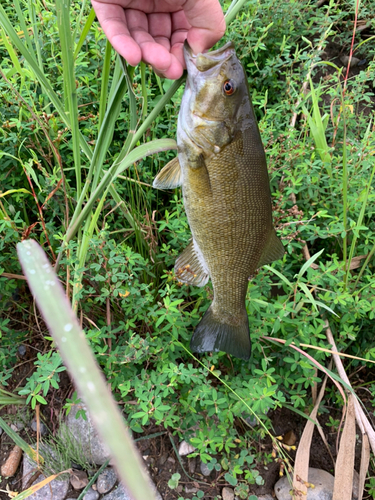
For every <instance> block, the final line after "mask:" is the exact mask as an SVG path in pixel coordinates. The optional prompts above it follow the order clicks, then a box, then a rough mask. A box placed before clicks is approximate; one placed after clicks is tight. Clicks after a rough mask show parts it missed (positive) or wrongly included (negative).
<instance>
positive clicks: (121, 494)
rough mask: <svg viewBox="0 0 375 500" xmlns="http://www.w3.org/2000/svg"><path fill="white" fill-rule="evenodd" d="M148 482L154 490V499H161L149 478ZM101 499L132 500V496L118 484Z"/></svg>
mask: <svg viewBox="0 0 375 500" xmlns="http://www.w3.org/2000/svg"><path fill="white" fill-rule="evenodd" d="M150 484H151V485H152V488H153V490H154V491H155V498H156V500H163V497H162V496H161V495H160V493H159V492H158V490H157V489H156V486H155V485H154V483H153V482H152V480H151V479H150ZM101 500H134V498H133V497H132V496H131V495H130V493H129V490H128V489H127V488H126V487H125V486H124V485H123V484H120V485H119V486H118V488H116V489H114V490H112V491H111V493H108V495H105V496H104V497H102V499H101Z"/></svg>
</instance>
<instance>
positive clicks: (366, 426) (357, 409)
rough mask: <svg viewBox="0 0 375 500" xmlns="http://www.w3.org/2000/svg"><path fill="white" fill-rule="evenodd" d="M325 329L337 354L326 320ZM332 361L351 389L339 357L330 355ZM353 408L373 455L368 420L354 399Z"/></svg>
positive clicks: (374, 443) (372, 435) (374, 446)
mask: <svg viewBox="0 0 375 500" xmlns="http://www.w3.org/2000/svg"><path fill="white" fill-rule="evenodd" d="M324 326H325V328H326V335H327V340H328V342H329V343H330V344H331V346H332V350H333V351H336V352H337V347H336V343H335V340H334V338H333V335H332V331H331V329H330V327H329V323H328V321H327V320H326V321H325V325H324ZM332 357H333V360H334V362H335V365H336V368H337V371H338V374H339V376H340V377H341V378H342V379H343V381H344V382H345V383H346V384H347V385H348V386H350V387H351V384H350V380H349V378H348V376H347V374H346V372H345V369H344V365H343V364H342V361H341V359H340V356H339V355H338V354H332ZM354 408H355V418H356V420H357V424H358V427H359V428H360V430H361V433H362V436H363V435H365V434H366V435H367V437H368V440H369V442H370V446H371V449H372V451H373V453H375V431H374V429H373V427H372V425H371V423H370V422H369V420H368V418H367V417H366V415H365V413H364V411H363V409H362V407H361V405H360V404H359V402H358V401H357V399H354Z"/></svg>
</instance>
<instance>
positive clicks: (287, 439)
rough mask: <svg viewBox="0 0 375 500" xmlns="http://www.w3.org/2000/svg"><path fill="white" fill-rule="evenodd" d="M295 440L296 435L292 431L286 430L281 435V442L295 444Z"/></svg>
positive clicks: (289, 444)
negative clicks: (282, 435)
mask: <svg viewBox="0 0 375 500" xmlns="http://www.w3.org/2000/svg"><path fill="white" fill-rule="evenodd" d="M296 441H297V436H296V435H295V433H294V431H289V432H287V433H286V434H285V435H284V437H283V443H284V444H286V445H287V446H294V445H295V444H296Z"/></svg>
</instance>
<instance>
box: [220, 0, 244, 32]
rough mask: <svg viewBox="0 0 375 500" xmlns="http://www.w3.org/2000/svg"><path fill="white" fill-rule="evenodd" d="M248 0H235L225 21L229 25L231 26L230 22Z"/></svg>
mask: <svg viewBox="0 0 375 500" xmlns="http://www.w3.org/2000/svg"><path fill="white" fill-rule="evenodd" d="M246 1H247V0H237V1H235V0H233V2H232V3H231V4H230V6H229V8H228V11H227V13H226V15H225V23H226V25H227V26H229V25H230V23H231V22H232V21H233V19H234V18H235V17H236V16H237V14H238V13H239V11H240V10H241V9H242V7H243V6H244V5H245V3H246Z"/></svg>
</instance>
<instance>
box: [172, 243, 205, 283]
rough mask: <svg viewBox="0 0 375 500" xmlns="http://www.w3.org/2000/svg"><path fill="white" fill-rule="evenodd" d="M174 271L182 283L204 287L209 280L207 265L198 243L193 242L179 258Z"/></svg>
mask: <svg viewBox="0 0 375 500" xmlns="http://www.w3.org/2000/svg"><path fill="white" fill-rule="evenodd" d="M174 271H175V274H176V277H177V278H178V279H179V280H180V281H182V283H188V284H189V285H195V286H204V285H206V283H207V282H208V280H209V277H210V275H209V273H208V268H207V264H206V262H205V260H204V257H203V255H202V252H201V251H200V248H199V247H198V245H197V243H196V241H194V240H192V241H191V242H190V243H189V245H188V246H187V247H186V248H185V250H184V251H183V252H182V253H181V255H179V256H178V257H177V260H176V263H175V266H174Z"/></svg>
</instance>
